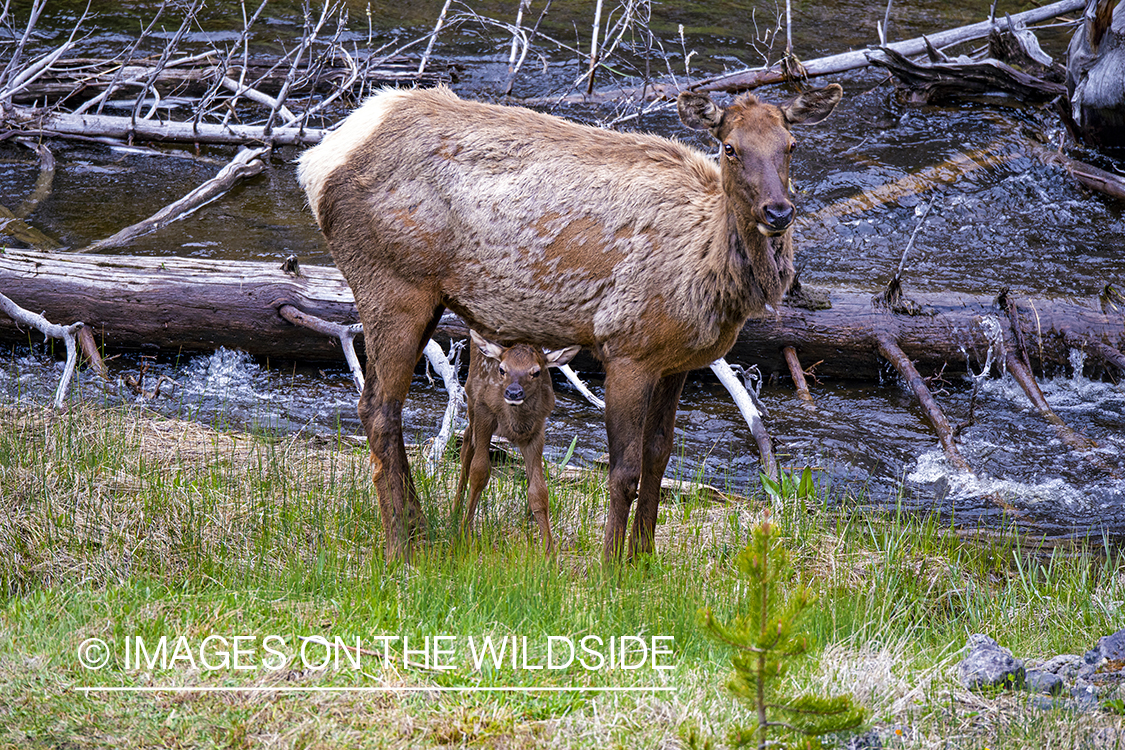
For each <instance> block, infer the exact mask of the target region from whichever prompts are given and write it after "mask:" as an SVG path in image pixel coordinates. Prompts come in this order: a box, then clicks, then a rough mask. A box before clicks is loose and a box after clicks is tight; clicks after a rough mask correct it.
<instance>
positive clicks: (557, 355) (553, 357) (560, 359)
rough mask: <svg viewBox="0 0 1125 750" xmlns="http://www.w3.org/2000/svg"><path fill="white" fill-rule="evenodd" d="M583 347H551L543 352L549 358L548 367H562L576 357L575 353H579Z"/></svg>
mask: <svg viewBox="0 0 1125 750" xmlns="http://www.w3.org/2000/svg"><path fill="white" fill-rule="evenodd" d="M581 348H582V347H580V346H568V347H567V348H565V349H551V350H550V351H546V352H543V356H544V357H545V358H546V359H547V367H562V366H563V365H565V364H566V363H567V362H569V361H570V360H572V359H574V355H575V354H578V352H579V350H580V349H581Z"/></svg>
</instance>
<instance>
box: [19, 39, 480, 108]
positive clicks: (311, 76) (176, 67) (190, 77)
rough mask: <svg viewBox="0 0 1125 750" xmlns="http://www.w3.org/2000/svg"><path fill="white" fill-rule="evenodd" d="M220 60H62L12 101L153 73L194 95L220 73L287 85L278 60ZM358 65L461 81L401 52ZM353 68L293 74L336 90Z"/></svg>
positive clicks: (275, 88)
mask: <svg viewBox="0 0 1125 750" xmlns="http://www.w3.org/2000/svg"><path fill="white" fill-rule="evenodd" d="M220 62H221V61H220V55H219V54H218V53H217V52H211V53H209V54H207V55H203V56H198V57H192V58H186V59H184V60H177V61H172V62H170V63H169V64H167V65H165V66H163V67H162V68H157V64H156V63H157V61H156V60H155V59H149V60H132V61H130V62H129V63H128V64H124V65H123V64H122V62H121V60H119V59H108V58H92V57H73V58H67V59H61V60H58V61H57V62H55V63H54V64H53V65H51V68H50V70H49V71H47V72H46V73H45V74H43V75H41V76H40V77H39V78H38V79H37V80H36V81H35V82H34V83H32V84H30V85H28V86H25V87H24V88H22V89H21V90H20V91H19V92H18V93H17V94H15V95H14V96H13V97H12V101H13V103H15V104H33V103H36V102H38V103H40V104H43V103H48V104H51V103H54V102H56V101H58V100H60V99H66V100H67V101H68V102H70V103H71V104H72V105H73V104H74V103H75V102H83V101H86V100H87V99H89V98H91V97H93V96H97V95H98V94H100V93H101V92H103V91H105V90H106V89H107V88H109V87H110V85H111V84H113V83H114V81H115V80H116V81H125V82H133V81H142V80H146V79H148V78H149V77H150V76H152V78H153V80H152V87H153V88H154V89H156V91H158V92H159V93H160V94H161V95H162V96H167V95H169V94H171V93H173V92H174V93H175V94H176V95H178V96H186V97H192V98H197V97H199V96H201V95H203V94H204V93H206V92H207V90H208V89H209V88H210V87H211V86H212V85H213V84H214V82H215V81H216V80H217V79H219V78H221V77H230V78H233V79H235V80H244V81H253V82H254V88H255V89H257V90H259V91H262V92H265V93H267V94H276V93H278V92H279V91H280V90H281V87H282V86H283V85H284V84H285V80H286V71H285V70H284V69H282V68H280V67H279V66H278V65H277V60H276V59H275V58H265V57H261V56H258V57H251V58H250V59H249V61H248V63H247V65H245V66H242V65H232V66H230V67H229V68H228V67H224V66H223V65H221V64H220ZM355 65H356V66H357V67H359V68H360V69H361V70H362V71H363V80H364V82H365V84H366V85H367V87H368V88H372V87H378V86H396V85H398V86H402V85H405V86H423V87H431V86H436V85H438V84H440V83H451V82H455V81H456V80H457V78H458V75H459V71H460V67H461V66H460V65H457V64H453V63H443V64H441V65H436V66H435V65H431V66H429V68H428V69H427V70H426V71H425V72H423V73H419V72H418V70H417V69H418V58H415V57H405V56H401V55H398V56H393V57H387V58H381V59H375V60H371V61H368V60H364V59H360V60H357V61H355ZM318 66H319V69H317V67H318ZM351 70H352V66H349V65H346V64H344V61H342V60H339V59H337V56H329V57H328V58H327V59H318V60H317V61H316V63H315V64H310V63H306V64H305V65H303V66H302V67H301V68H300V69H299V70H298V71H297V74H296V76H294V80H295V81H296V85H295V86H294V90H295V91H298V92H302V93H312V92H319V93H323V92H325V91H332V90H334V88H335V87H337V86H340V85H342V84H343V83H344V82H345V81H347V80H348V79H349V77H350V74H351Z"/></svg>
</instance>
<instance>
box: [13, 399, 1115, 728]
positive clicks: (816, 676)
mask: <svg viewBox="0 0 1125 750" xmlns="http://www.w3.org/2000/svg"><path fill="white" fill-rule="evenodd" d="M0 425H2V429H0V496H2V497H4V498H5V500H4V503H3V508H2V510H0V513H3V515H4V516H5V517H4V518H2V519H0V581H2V582H3V585H4V587H3V596H4V599H3V602H2V603H0V622H2V623H3V626H2V627H0V633H2V634H3V636H2V641H0V746H11V747H55V746H60V745H67V746H75V747H103V746H104V747H108V746H119V745H121V744H126V743H127V744H129V745H132V746H135V747H155V746H160V747H164V746H185V747H201V746H221V747H358V746H370V747H417V746H468V745H472V746H476V747H540V746H562V747H599V748H600V747H679V746H684V745H686V742H687V738H688V737H689V736H691V735H692V734H693V733H694V735H695V736H697V737H703V738H714V739H715V740H716V741H717V742H719V743H720V745H721V743H722V742H723V740H724V738H725V734H726V731H727V730H728V729H729V727H730V726H731V725H732V724H735V723H741V724H744V723H747V721H748V711H747V709H746V708H744V707H742V706H739V705H736V704H735V703H734V701H733V700H732V699H731V697H730V695H729V693H727V692H726V690H725V688H724V687H723V684H724V683H725V681H726V680H727V678H728V676H729V674H730V662H729V653H727V652H726V651H725V650H724V649H723V648H722V647H721V646H719V645H718V644H716V643H714V642H713V641H711V640H709V639H708V638H706V637H705V636H704V635H703V633H702V631H701V630H700V629H699V628H698V626H697V621H696V618H697V613H698V610H699V609H700V608H702V607H705V606H707V607H711V608H712V610H713V611H714V612H715V613H716V615H717V616H719V617H721V618H724V619H729V618H730V617H732V616H734V615H735V614H737V613H738V612H739V611H741V597H743V596H745V592H744V590H743V589H742V588H741V585H740V583H739V581H738V578H737V576H736V575H735V573H734V568H733V561H734V557H735V555H736V554H737V553H738V552H739V551H740V550H741V549H742V547H743V546H744V545H745V543H746V541H747V534H748V530H749V528H750V527H751V526H752V525H753V524H755V523H757V522H759V521H760V520H761V519H762V518H764V517H765V515H766V508H767V507H768V501H767V500H766V499H765V498H763V497H751V498H748V499H745V500H742V499H733V500H728V501H726V502H723V501H721V500H719V499H716V498H715V497H714V496H713V495H710V494H707V495H704V494H701V493H693V492H691V491H690V490H689V491H685V492H683V493H677V494H673V495H670V496H669V497H667V498H666V499H665V501H664V504H663V506H662V508H661V519H660V523H659V525H658V539H657V554H656V555H655V556H654V557H652V558H651V559H646V560H644V561H641V562H639V563H636V564H634V565H632V566H630V567H628V568H626V569H623V570H606V569H604V568H603V566H602V564H601V562H600V550H601V531H602V524H603V519H604V512H605V506H606V497H605V486H604V477H603V476H599V475H597V474H594V475H586V476H579V477H578V478H576V479H567V480H566V481H563V480H562V479H560V478H557V474H552V477H551V479H550V480H549V485H550V488H551V493H552V521H553V526H554V527H555V533H556V543H557V544H558V545H559V547H560V554H559V558H558V561H557V564H551V563H548V562H545V561H543V560H542V558H541V555H540V552H539V549H538V539H537V538H536V535H535V531H534V528H535V526H534V524H533V523H532V522H531V521H530V518H529V514H528V512H527V510H526V500H525V498H526V494H525V492H526V490H525V483H524V479H523V473H522V469H520V468H519V464H518V463H517V464H515V465H514V467H512V468H510V469H507V470H500V471H496V472H494V478H493V484H492V485H490V487H489V494H488V495H487V496H486V503H487V504H486V505H483V506H482V509H481V512H480V513H478V524H479V531H480V533H479V536H478V538H477V539H476V540H474V541H473V542H471V543H469V544H467V545H462V546H453V545H451V543H450V539H451V534H450V530H449V528H448V518H447V517H448V513H449V508H450V507H451V504H452V502H451V500H452V498H451V490H452V489H453V488H455V486H456V479H457V476H456V471H457V467H456V461H455V457H454V456H453V454H452V453H450V454H449V456H447V460H446V461H445V462H444V463H443V464H442V465H441V467H440V468H439V470H438V473H437V475H436V476H435V477H433V478H421V477H420V478H419V480H418V481H419V486H420V491H421V492H422V495H423V498H422V504H423V507H424V508H425V509H426V511H427V513H428V522H429V529H430V535H431V539H430V542H429V544H428V545H427V546H426V547H425V549H424V550H423V551H422V552H421V553H420V554H418V555H417V556H416V558H415V560H414V561H413V564H412V565H411V566H409V567H402V566H391V567H388V566H387V565H385V563H384V561H383V559H382V556H381V551H380V550H381V547H382V543H381V538H380V536H381V531H380V523H379V518H378V512H377V501H376V500H375V497H374V493H373V490H372V487H371V483H370V478H369V469H368V467H367V455H366V450H365V448H364V447H363V446H357V445H355V444H353V443H351V442H347V441H343V440H329V441H325V440H310V439H308V438H306V437H277V436H272V437H271V436H261V435H250V434H245V433H232V432H224V431H219V430H215V429H212V428H209V427H206V426H201V425H199V424H197V423H192V422H184V421H177V420H171V419H167V418H163V417H159V416H156V415H153V414H150V413H146V412H143V411H140V410H137V409H133V408H114V409H103V408H96V407H83V406H76V407H73V408H72V410H71V411H69V412H67V413H63V414H57V413H55V412H53V411H50V410H46V409H41V408H39V407H31V406H28V407H23V408H20V409H18V410H17V409H10V408H4V409H2V410H0ZM864 505H865V502H864V498H862V497H855V496H850V495H847V494H845V493H844V491H842V490H839V491H837V490H834V489H833V488H831V487H827V488H822V490H821V491H820V493H819V494H818V495H817V496H815V497H811V498H808V499H806V500H803V501H799V500H797V499H796V498H792V497H791V498H789V500H788V502H787V510H786V511H785V512H783V513H781V514H773V520H774V521H775V522H776V523H778V524H780V526H781V527H782V529H783V531H784V534H785V539H786V544H787V546H788V548H789V549H790V552H791V557H792V560H793V562H794V563H795V565H796V568H797V571H798V576H799V578H800V579H801V580H802V581H804V582H805V583H806V584H807V585H809V586H811V587H812V589H813V590H814V591H815V592H817V593H818V595H819V597H820V600H819V602H818V604H817V606H816V607H815V608H814V610H813V613H812V614H811V615H810V616H809V618H808V619H807V620H806V622H805V623H804V629H805V630H807V631H808V632H809V634H810V638H811V641H812V644H813V648H812V649H811V651H810V656H809V657H808V658H807V659H806V660H805V661H803V662H802V663H801V664H800V665H798V666H796V667H794V668H793V669H792V671H791V673H790V676H789V677H788V678H787V679H789V680H791V681H792V683H793V685H794V688H795V692H796V691H798V690H823V691H824V692H830V693H840V692H844V691H848V692H851V693H852V694H853V696H854V697H855V699H856V700H857V701H858V702H859V703H860V704H862V705H863V706H865V707H866V708H867V709H868V714H869V716H870V718H871V720H872V724H871V727H872V731H873V732H874V734H869V735H867V741H868V742H871V741H873V738H874V737H878V738H879V741H880V743H881V744H882V746H884V747H919V748H921V747H933V746H952V747H958V748H984V747H988V748H992V750H996V749H997V748H1026V747H1047V746H1051V747H1081V746H1089V747H1099V748H1100V747H1115V746H1117V745H1115V744H1114V742H1116V743H1118V744H1119V745H1125V728H1123V723H1122V717H1121V716H1120V715H1119V714H1117V713H1113V712H1112V711H1107V710H1103V709H1092V710H1080V709H1078V708H1075V707H1068V706H1065V705H1063V703H1062V702H1060V703H1059V706H1060V707H1058V708H1044V707H1043V703H1042V701H1036V699H1035V696H1033V695H1030V694H1028V693H1024V692H1000V693H990V694H984V693H977V692H972V691H969V690H967V689H965V688H964V687H963V686H962V684H961V682H960V680H959V676H958V669H957V665H958V663H959V662H960V660H961V658H962V657H963V656H964V653H963V647H964V646H965V644H966V642H967V640H968V637H969V635H970V634H973V633H984V634H988V635H991V636H992V637H993V638H995V639H996V640H997V641H999V643H1000V644H1001V645H1002V646H1004V647H1006V648H1008V649H1010V650H1011V651H1012V652H1013V653H1015V654H1017V655H1019V656H1020V657H1021V658H1024V659H1030V658H1035V657H1041V658H1047V657H1050V656H1054V655H1055V654H1060V653H1072V654H1082V653H1084V652H1085V651H1086V650H1088V649H1090V648H1092V647H1093V645H1094V643H1095V642H1096V641H1097V639H1098V638H1099V637H1101V636H1104V635H1108V634H1110V633H1113V632H1115V631H1116V630H1118V629H1119V628H1120V627H1121V625H1122V623H1123V622H1125V559H1123V558H1122V556H1121V555H1120V553H1119V552H1117V551H1114V550H1111V549H1107V548H1106V545H1104V544H1102V543H1101V542H1100V541H1099V540H1088V541H1087V542H1086V543H1083V544H1075V545H1073V546H1070V547H1067V548H1056V549H1053V550H1051V551H1049V552H1047V551H1044V550H1036V549H1035V545H1034V543H1033V541H1032V540H1029V539H1027V538H1023V539H1020V538H1017V537H1014V536H1007V535H1003V534H1000V535H996V534H991V533H990V534H987V535H984V534H982V535H981V537H980V538H984V539H988V541H987V542H982V541H980V538H978V539H977V540H968V539H963V538H960V537H958V536H957V535H955V534H953V533H951V532H950V531H949V530H948V529H946V528H944V527H943V526H941V525H939V524H938V523H936V522H935V521H934V520H933V519H932V518H931V519H926V518H917V517H912V516H908V515H906V514H902V513H886V512H882V513H880V512H876V511H864V510H863V506H864ZM501 649H503V651H501ZM642 657H643V658H642ZM106 688H113V689H114V690H115V691H116V692H109V691H107V690H106ZM868 746H872V745H868Z"/></svg>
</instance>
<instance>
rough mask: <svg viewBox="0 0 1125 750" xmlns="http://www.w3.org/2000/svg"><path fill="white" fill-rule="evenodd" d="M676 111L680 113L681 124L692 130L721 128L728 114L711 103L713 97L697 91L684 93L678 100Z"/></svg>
mask: <svg viewBox="0 0 1125 750" xmlns="http://www.w3.org/2000/svg"><path fill="white" fill-rule="evenodd" d="M676 110H677V111H678V112H679V113H680V122H682V123H683V124H684V125H687V126H688V127H689V128H691V129H692V130H710V129H712V128H717V127H719V124H720V123H722V121H723V114H724V113H725V112H726V110H724V109H723V108H722V107H720V106H719V105H718V104H715V102H713V101H711V97H709V96H707V94H700V93H697V92H695V91H684V92H682V93H681V94H680V95H679V97H677V98H676Z"/></svg>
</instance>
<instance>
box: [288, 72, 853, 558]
mask: <svg viewBox="0 0 1125 750" xmlns="http://www.w3.org/2000/svg"><path fill="white" fill-rule="evenodd" d="M842 93H843V91H842V89H841V88H840V86H838V85H836V84H832V85H829V86H827V87H825V88H822V89H815V90H810V91H807V92H805V93H802V94H800V95H798V96H796V97H795V98H793V99H792V100H790V101H788V102H786V103H783V104H780V105H773V104H768V103H766V102H764V101H762V100H760V99H758V98H757V97H755V96H753V95H743V96H742V97H740V98H738V99H737V100H735V101H734V102H733V103H732V104H730V105H729V106H727V107H723V106H720V105H719V104H717V103H715V102H713V101H712V100H711V99H710V98H709V97H708V96H707V95H706V94H702V93H696V92H684V93H682V94H680V97H679V99H678V102H677V105H678V109H679V114H680V119H681V121H682V122H683V123H684V124H685V125H687V126H688V127H690V128H694V129H697V130H707V131H709V132H710V133H711V135H712V136H714V137H715V138H716V139H717V140H718V141H719V143H720V145H721V152H720V154H719V159H718V163H717V164H716V163H715V162H714V161H713V160H712V159H710V158H708V156H707V155H706V154H704V153H702V152H700V151H698V150H696V149H694V148H691V147H689V146H687V145H684V144H682V143H679V142H677V141H673V140H669V139H666V138H661V137H658V136H653V135H645V134H639V133H618V132H614V131H609V130H601V129H598V128H593V127H588V126H584V125H579V124H576V123H572V122H568V121H566V120H563V119H560V118H557V117H552V116H550V115H545V114H541V113H537V112H533V111H531V110H528V109H523V108H519V107H505V106H498V105H491V104H483V103H479V102H471V101H464V100H462V99H459V98H458V97H457V96H456V95H454V94H453V92H451V91H450V90H449V89H447V88H437V89H430V90H409V91H407V90H393V89H389V90H384V91H383V92H381V93H379V94H376V95H375V96H373V97H371V98H370V99H368V100H367V101H366V102H365V103H364V104H363V105H362V106H361V107H360V108H359V109H357V110H356V111H355V112H353V113H352V114H351V115H350V116H349V117H348V118H347V119H346V120H344V122H343V123H342V124H341V125H340V126H339V127H338V128H337V129H336V130H334V131H332V132H331V133H329V134H328V135H326V136H325V137H324V140H323V141H322V142H321V143H320V144H319V145H317V146H315V147H313V148H312V149H309V150H308V151H306V152H305V153H304V154H303V155H302V156H301V159H300V164H299V167H298V177H299V180H300V182H301V185H302V186H303V187H304V189H305V192H306V195H307V196H308V200H309V205H310V206H311V207H312V210H313V213H314V214H315V216H316V219H317V221H318V223H319V225H320V228H321V230H322V231H323V233H324V236H325V237H326V239H327V241H328V247H329V250H330V252H331V253H332V257H333V259H334V260H335V262H336V265H337V266H338V267H339V268H340V270H341V272H343V274H344V276H345V277H346V278H347V280H348V284H349V285H350V286H351V288H352V292H353V293H354V294H355V299H356V305H357V307H358V309H359V315H360V319H361V322H362V323H363V329H364V336H365V338H366V349H367V379H366V384H365V385H364V389H363V393H362V395H361V396H360V401H359V415H360V419H361V420H362V422H363V425H364V428H365V430H366V432H367V438H368V443H369V445H370V448H371V463H372V466H373V473H374V480H375V483H376V488H377V490H378V495H379V509H380V514H381V517H382V522H383V530H384V533H385V535H386V548H387V554H388V557H396V556H400V557H406V556H408V555H409V551H410V544H411V540H412V539H413V537H414V535H415V534H417V533H419V532H420V531H422V529H423V524H424V519H423V515H422V511H421V505H420V504H419V502H418V496H417V491H416V489H415V486H414V481H413V479H412V478H411V476H410V470H409V466H408V464H407V458H406V450H405V447H404V444H403V436H402V405H403V401H404V400H405V399H406V395H407V390H408V388H409V386H410V381H411V377H412V373H413V371H414V367H415V365H416V364H417V362H418V359H419V357H420V355H421V352H422V349H423V347H424V345H425V343H426V341H427V339H428V338H429V337H430V335H431V334H432V333H433V331H434V329H435V327H436V326H437V324H438V321H439V320H440V318H441V315H442V312H443V311H444V310H445V309H447V308H448V309H449V310H452V311H453V312H455V313H457V314H458V315H459V316H461V318H463V319H464V321H465V322H466V323H467V324H468V325H469V327H470V328H473V329H476V330H477V331H480V332H482V333H483V334H484V335H485V337H486V338H488V339H489V340H491V341H496V342H499V343H501V344H506V345H510V344H513V343H516V342H524V343H528V344H531V345H533V346H541V347H545V348H559V347H563V346H568V345H571V344H578V345H581V346H582V347H585V348H587V349H589V350H590V351H591V352H593V354H594V355H595V356H597V357H598V358H599V359H600V360H601V362H602V364H603V366H604V368H605V401H606V417H605V419H606V431H607V438H608V447H609V497H610V504H609V512H608V514H607V518H606V526H605V543H604V549H603V551H604V555H605V557H606V559H607V560H610V561H612V560H617V559H620V558H621V556H622V554H623V553H624V552H625V537H626V530H627V528H628V522H629V514H630V510H631V508H632V506H633V501H634V500H636V505H637V508H636V514H635V516H634V519H633V525H632V531H631V533H630V538H629V546H628V555H629V556H630V557H632V556H633V555H636V554H639V553H645V552H649V551H651V550H652V546H653V533H654V531H655V526H656V517H657V510H658V504H659V492H660V480H661V478H662V476H663V474H664V470H665V468H666V467H667V463H668V457H669V453H670V452H671V449H672V433H673V427H674V424H675V415H676V404H677V402H678V401H679V397H680V391H681V389H682V387H683V383H684V379H685V377H686V373H687V372H688V371H689V370H692V369H695V368H698V367H704V366H706V365H708V364H709V363H710V362H712V361H713V360H715V359H717V358H719V357H722V356H723V355H724V354H725V353H726V352H727V351H728V350H729V349H730V347H731V345H732V344H733V343H734V340H735V338H736V336H737V335H738V331H739V330H740V329H741V328H742V325H743V323H745V321H746V319H747V318H748V317H749V316H750V315H751V314H754V313H757V312H761V311H762V310H763V309H764V308H765V307H766V306H767V305H775V304H777V303H778V302H780V300H781V298H782V296H783V295H784V293H785V291H786V289H787V288H788V286H789V284H790V282H791V281H792V279H793V244H792V224H793V220H794V216H795V210H794V207H793V204H792V203H791V201H790V199H789V192H788V186H789V160H790V154H791V152H792V150H793V146H794V143H795V139H794V138H793V136H792V134H791V133H790V127H791V126H792V125H795V124H797V123H801V122H818V121H820V120H822V119H824V118H825V117H827V116H828V114H829V113H830V112H831V111H832V110H833V109H834V108H835V106H836V104H837V103H838V102H839V100H840V98H841V96H842Z"/></svg>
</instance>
